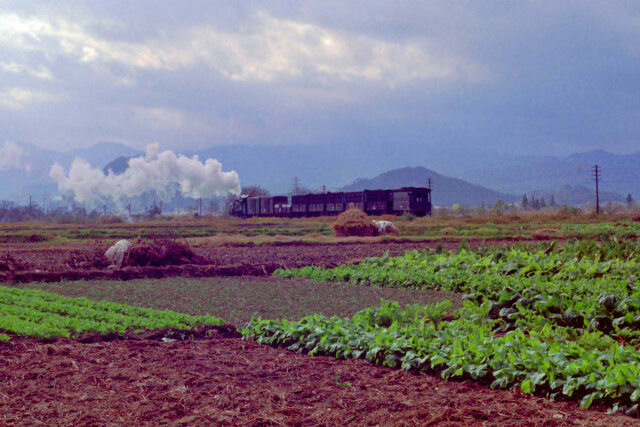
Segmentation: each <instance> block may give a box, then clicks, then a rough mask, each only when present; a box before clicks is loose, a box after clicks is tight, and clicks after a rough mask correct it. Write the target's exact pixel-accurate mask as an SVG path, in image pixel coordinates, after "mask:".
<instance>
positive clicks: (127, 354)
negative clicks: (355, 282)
mask: <svg viewBox="0 0 640 427" xmlns="http://www.w3.org/2000/svg"><path fill="white" fill-rule="evenodd" d="M150 338H155V339H150ZM158 338H159V337H157V336H156V337H146V338H145V337H138V338H137V339H130V340H113V341H101V342H100V341H99V342H95V343H91V344H83V343H80V342H78V341H73V340H69V339H57V340H50V341H49V342H43V341H38V340H33V339H25V340H21V341H18V342H17V343H15V344H13V345H8V344H4V345H0V424H1V425H20V426H21V425H40V424H45V425H176V426H179V425H189V426H191V425H250V426H266V425H273V426H284V425H287V426H288V425H299V426H306V425H314V426H321V425H327V426H334V425H509V426H515V425H537V426H560V425H589V426H612V425H615V426H624V425H638V420H637V419H633V418H630V417H626V416H623V415H607V414H606V413H605V412H604V409H602V408H596V409H591V410H588V411H587V410H582V409H580V408H579V406H578V405H577V403H575V402H552V401H550V400H547V399H544V398H540V397H535V396H530V395H523V394H521V393H520V392H519V391H517V390H510V391H503V390H491V389H488V388H486V387H483V386H481V385H478V384H475V383H472V382H468V381H465V382H444V381H443V380H441V379H440V378H437V377H434V376H429V375H415V374H412V373H409V372H403V371H399V370H394V369H389V368H384V367H380V366H375V365H372V364H370V363H368V362H366V361H364V360H345V361H342V360H337V359H332V358H328V357H310V356H307V355H301V354H297V353H293V352H289V351H287V350H284V349H275V348H271V347H268V346H260V345H257V344H255V343H252V342H246V341H242V340H240V339H237V338H226V337H225V334H220V335H218V336H216V335H214V337H213V338H210V339H205V340H191V341H176V342H163V341H162V340H159V339H158Z"/></svg>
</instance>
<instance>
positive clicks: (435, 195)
mask: <svg viewBox="0 0 640 427" xmlns="http://www.w3.org/2000/svg"><path fill="white" fill-rule="evenodd" d="M429 178H431V186H432V189H433V191H432V200H433V205H434V206H451V205H452V204H454V203H459V204H461V205H463V206H468V207H471V206H477V205H481V204H482V203H484V204H485V205H492V204H495V203H496V202H497V201H498V200H503V201H505V202H509V203H510V202H515V201H519V200H520V198H521V197H522V196H520V197H518V196H515V195H511V194H505V193H499V192H497V191H494V190H491V189H489V188H486V187H482V186H480V185H475V184H471V183H470V182H467V181H463V180H461V179H458V178H451V177H448V176H444V175H441V174H439V173H437V172H434V171H432V170H430V169H427V168H424V167H406V168H401V169H394V170H391V171H388V172H385V173H382V174H380V175H378V176H376V177H374V178H368V179H367V178H359V179H357V180H356V181H355V182H354V183H353V184H350V185H347V186H345V187H343V188H342V189H341V190H342V191H359V190H375V189H390V188H400V187H426V186H427V183H428V180H429Z"/></svg>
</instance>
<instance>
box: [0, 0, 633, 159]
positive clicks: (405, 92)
mask: <svg viewBox="0 0 640 427" xmlns="http://www.w3.org/2000/svg"><path fill="white" fill-rule="evenodd" d="M236 4H241V5H242V6H236ZM639 5H640V2H637V1H629V2H622V1H611V2H604V1H593V2H589V1H556V2H550V1H548V2H540V1H536V2H525V1H517V2H514V1H504V2H502V1H490V2H468V1H438V2H427V1H416V2H409V1H393V2H391V1H373V0H366V1H344V0H339V1H331V0H323V1H318V2H311V1H309V2H308V1H291V2H276V1H261V2H250V1H243V2H211V1H202V2H197V1H188V2H177V1H157V0H156V1H139V0H136V1H131V0H126V1H103V2H100V1H91V2H84V1H63V2H50V1H46V2H36V1H29V2H14V1H2V0H0V142H3V141H4V142H6V141H17V142H18V141H19V142H28V143H32V144H35V145H38V146H41V147H47V148H54V149H56V150H68V149H72V148H81V147H87V146H89V145H92V144H94V143H96V142H99V141H118V142H123V143H125V144H127V145H130V146H132V147H135V148H140V149H142V148H143V147H144V146H146V145H147V144H149V143H151V142H158V143H159V145H160V147H161V148H162V149H173V150H187V149H201V148H205V147H211V146H215V145H228V144H251V145H296V144H330V143H341V144H344V143H348V144H356V145H361V146H362V147H363V149H366V146H367V145H368V144H381V143H389V144H390V145H391V146H394V147H404V149H407V150H409V149H415V148H421V149H443V148H445V147H452V148H456V149H465V148H482V149H489V150H495V151H504V152H509V153H523V154H531V153H544V154H562V155H564V154H569V153H573V152H580V151H586V150H591V149H596V148H602V149H606V150H608V151H612V152H616V153H629V152H635V151H638V150H640V78H639V77H640V6H639ZM222 160H223V161H224V159H222Z"/></svg>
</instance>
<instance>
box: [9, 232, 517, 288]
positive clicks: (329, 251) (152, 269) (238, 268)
mask: <svg viewBox="0 0 640 427" xmlns="http://www.w3.org/2000/svg"><path fill="white" fill-rule="evenodd" d="M110 243H111V242H109V243H107V242H103V241H94V242H70V243H64V244H58V245H52V244H49V243H42V244H33V243H28V244H25V243H12V244H2V245H0V254H3V253H4V254H9V255H10V256H11V257H12V259H13V260H14V264H15V265H20V267H21V268H20V269H10V268H8V269H2V268H0V282H1V281H8V282H10V281H16V282H30V281H60V280H81V279H84V280H98V279H114V280H128V279H136V278H146V277H149V278H162V277H171V276H183V277H212V276H240V275H253V276H261V275H268V274H271V273H272V272H273V271H274V270H275V269H277V268H290V267H304V266H307V265H319V266H324V267H334V266H337V265H341V264H344V263H357V262H360V261H361V260H362V259H364V258H366V257H372V256H381V255H383V254H384V253H385V252H387V251H388V252H389V254H390V255H391V256H397V255H403V254H404V253H405V252H406V251H408V250H414V249H417V250H422V249H424V248H426V247H436V246H437V245H440V246H442V247H443V248H444V249H454V248H456V247H458V245H459V242H458V241H457V240H452V241H442V240H439V241H433V242H424V241H422V242H402V241H401V242H394V241H374V242H365V243H363V242H354V243H344V242H343V243H322V244H310V243H304V242H292V243H286V244H283V243H273V244H270V243H269V244H260V245H226V246H207V245H191V246H190V247H191V249H192V250H193V252H195V254H196V255H197V256H198V257H200V258H201V259H200V260H199V261H198V263H197V264H182V265H170V266H142V267H136V266H134V267H123V268H120V269H109V268H107V265H108V262H107V261H106V259H105V258H104V257H103V254H104V252H105V251H106V249H107V248H108V246H109V244H110ZM508 243H511V244H512V243H513V241H508V240H495V241H490V240H486V241H485V240H470V241H469V244H470V245H472V246H480V245H481V244H488V245H504V244H508ZM1 262H2V260H1V259H0V263H1ZM12 265H13V264H12Z"/></svg>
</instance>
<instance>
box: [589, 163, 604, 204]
mask: <svg viewBox="0 0 640 427" xmlns="http://www.w3.org/2000/svg"><path fill="white" fill-rule="evenodd" d="M601 171H602V170H601V169H598V164H596V165H595V166H594V167H593V170H592V171H591V172H592V173H593V179H594V180H595V181H596V215H599V214H600V191H599V189H598V182H599V181H600V178H602V176H601Z"/></svg>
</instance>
